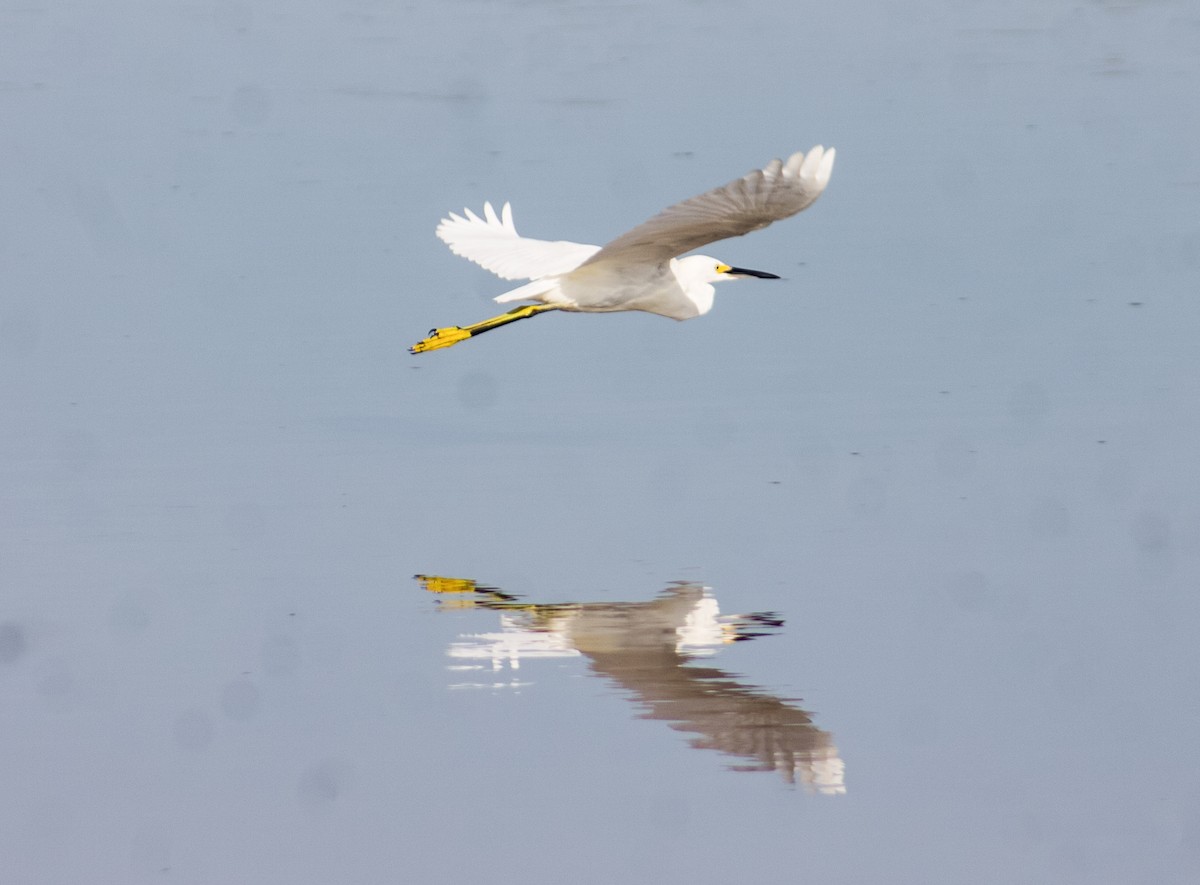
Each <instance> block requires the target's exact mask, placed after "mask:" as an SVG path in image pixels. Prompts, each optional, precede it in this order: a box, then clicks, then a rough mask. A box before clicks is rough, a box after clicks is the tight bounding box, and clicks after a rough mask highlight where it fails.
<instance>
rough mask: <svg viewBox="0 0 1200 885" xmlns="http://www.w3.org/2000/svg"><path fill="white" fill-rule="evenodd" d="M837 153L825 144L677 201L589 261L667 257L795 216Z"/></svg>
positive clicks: (820, 187)
mask: <svg viewBox="0 0 1200 885" xmlns="http://www.w3.org/2000/svg"><path fill="white" fill-rule="evenodd" d="M835 153H836V152H835V151H834V149H833V148H830V149H829V150H825V149H824V148H823V147H820V146H817V147H815V148H813V149H812V150H810V151H809V152H808V153H807V154H805V153H804V152H803V151H800V152H799V153H795V154H792V156H791V158H790V159H789V160H788V161H787V163H783V162H781V161H780V160H772V161H771V162H770V163H768V164H767V165H766V166H765V167H764V168H763V169H756V170H755V171H753V172H751V173H750V174H749V175H747V176H745V177H744V178H739V179H737V180H736V181H731V182H730V183H729V184H727V185H725V186H724V187H719V188H716V189H715V190H711V191H709V192H708V193H706V194H701V195H700V196H698V197H692V198H691V199H690V200H684V201H683V202H682V203H676V204H675V205H674V206H671V207H669V208H667V209H664V210H663V211H662V212H660V213H658V214H657V215H655V216H654V217H653V218H651V219H650V220H649V221H647V222H645V223H643V224H639V225H638V226H637V227H635V228H634V229H633V230H631V231H628V232H627V233H623V234H621V236H619V237H617V238H616V239H615V240H613V241H612V242H611V243H608V244H607V245H605V246H604V248H602V249H601V250H600V251H599V252H597V253H596V254H595V255H593V256H592V257H591V259H590V260H589V261H588V264H597V263H599V262H602V261H609V260H620V261H622V262H626V261H630V262H633V261H645V262H663V261H667V260H669V259H671V258H674V257H676V256H677V255H682V254H683V253H684V252H690V251H692V250H693V249H698V248H699V247H701V246H703V245H705V244H706V243H714V242H716V241H717V240H724V239H726V238H727V237H740V236H742V235H743V234H748V233H750V232H751V231H756V230H761V229H762V228H764V227H766V226H767V225H769V224H771V223H772V222H774V221H779V220H780V219H782V218H788V217H790V216H792V215H795V214H796V213H797V212H799V211H800V210H802V209H805V208H807V207H808V206H810V205H811V204H812V202H813V201H814V200H815V199H816V198H817V197H819V196H821V192H822V191H824V190H825V185H826V184H828V183H829V176H830V175H831V174H832V173H833V158H834V155H835Z"/></svg>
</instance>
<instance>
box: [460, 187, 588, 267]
mask: <svg viewBox="0 0 1200 885" xmlns="http://www.w3.org/2000/svg"><path fill="white" fill-rule="evenodd" d="M463 211H464V212H465V213H466V217H465V218H464V217H462V216H460V215H456V214H455V213H453V212H451V213H450V217H449V218H443V219H442V222H441V224H439V225H438V227H437V235H438V237H439V238H440V239H441V240H442V242H444V243H445V244H446V245H447V246H449V247H450V251H451V252H453V253H454V254H455V255H461V256H462V257H463V258H465V259H467V260H468V261H474V262H475V263H476V264H478V265H479V266H480V267H483V268H486V269H487V270H490V271H491V272H492V273H494V274H496V276H498V277H500V278H502V279H505V280H536V279H540V278H541V277H549V276H556V275H558V274H564V273H567V272H568V271H572V270H574V269H575V268H577V267H579V265H581V264H583V262H585V261H587V260H588V259H589V258H591V257H592V256H593V255H595V254H596V252H597V251H599V249H600V247H599V246H586V245H584V244H582V243H568V242H565V241H561V240H560V241H557V242H550V241H549V240H531V239H529V238H528V237H522V236H520V235H519V234H518V233H517V229H516V227H514V226H513V218H512V207H511V206H509V204H508V203H505V204H504V207H503V208H502V209H501V210H500V216H499V217H497V215H496V210H495V209H493V208H492V204H491V203H484V204H483V216H484V217H483V218H480V217H479V216H478V215H476V214H475V213H474V212H472V211H471V210H470V209H464V210H463Z"/></svg>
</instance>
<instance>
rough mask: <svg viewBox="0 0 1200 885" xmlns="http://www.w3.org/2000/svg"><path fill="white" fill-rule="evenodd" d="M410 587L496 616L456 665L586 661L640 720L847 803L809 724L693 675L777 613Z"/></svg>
mask: <svg viewBox="0 0 1200 885" xmlns="http://www.w3.org/2000/svg"><path fill="white" fill-rule="evenodd" d="M416 579H417V580H418V581H419V582H420V584H421V586H422V587H423V588H424V589H425V590H427V591H429V592H431V593H435V594H437V596H438V602H439V604H440V605H441V606H442V607H446V608H460V609H461V608H482V609H488V610H491V611H496V612H498V613H499V614H500V630H499V632H495V633H481V634H474V635H470V636H464V637H461V638H460V640H459V641H457V642H454V643H452V644H451V647H450V650H449V654H450V656H451V657H453V658H456V659H459V660H463V661H466V660H475V661H480V660H484V661H490V662H491V666H492V668H493V669H494V670H500V669H503V668H504V667H506V666H507V667H510V668H512V669H514V670H516V669H519V668H520V665H521V660H522V659H530V658H544V657H574V656H583V657H584V658H586V659H587V661H588V664H589V666H590V667H591V669H592V671H593V672H594V673H596V674H597V675H600V676H604V677H606V678H608V679H610V680H612V681H613V682H614V683H616V684H617V685H618V686H620V687H621V688H622V689H624V690H625V691H627V692H628V693H629V694H630V695H631V696H632V699H633V700H634V702H635V703H636V704H637V705H638V706H640V707H641V708H642V710H643V713H642V716H643V718H646V719H661V720H663V721H665V722H668V723H669V724H670V726H671V727H672V728H673V729H675V730H677V731H680V732H684V733H685V734H688V735H690V737H689V740H688V743H689V744H690V745H691V746H693V747H696V748H697V749H703V750H716V751H718V752H721V753H724V754H726V755H728V756H733V757H736V758H737V759H738V760H739V761H738V762H736V763H733V764H731V765H730V766H729V767H730V768H731V769H733V770H735V771H777V772H779V773H780V775H781V776H782V777H783V778H784V779H785V780H787V781H788V782H789V783H797V782H799V783H800V784H802V785H804V786H805V787H806V788H808V789H810V790H813V791H816V792H820V793H825V794H840V793H845V792H846V787H845V781H844V764H843V762H842V760H841V758H840V757H839V756H838V751H837V747H835V746H834V745H833V736H832V735H831V734H830V733H829V732H827V731H823V730H822V729H820V728H818V727H817V726H815V725H814V724H813V721H812V714H810V713H809V712H808V711H806V710H803V709H801V708H799V707H797V706H794V705H793V704H792V702H791V699H787V698H781V697H777V696H776V695H773V694H770V693H769V692H767V691H765V690H764V689H762V688H760V687H758V686H754V685H747V684H745V683H741V682H738V681H737V680H736V679H735V678H734V676H733V675H732V674H730V673H727V672H725V671H723V670H720V669H718V668H716V667H709V666H694V665H692V662H693V661H694V660H695V659H697V658H701V657H705V656H709V655H713V654H715V653H716V652H717V651H718V650H719V649H720V648H721V647H722V646H723V645H725V644H727V643H730V642H741V641H746V640H750V639H755V638H757V637H760V636H767V635H770V634H772V633H773V632H775V631H777V630H779V628H781V627H782V626H783V621H782V620H781V619H780V618H779V617H778V616H777V615H775V614H773V613H770V612H758V613H755V614H748V615H731V616H722V615H721V614H720V610H719V608H718V605H717V600H716V599H715V598H714V597H713V595H712V594H711V593H710V592H709V590H708V588H706V587H704V586H702V585H700V584H694V583H684V582H679V583H675V584H671V585H670V586H668V587H667V589H666V590H664V591H663V592H662V593H660V594H659V595H658V596H657V597H655V598H654V599H652V600H650V601H648V602H591V603H549V604H538V603H530V602H526V601H524V600H522V599H521V598H519V597H517V596H514V595H512V594H509V593H504V592H502V591H501V590H499V589H497V588H495V587H488V586H485V585H482V584H478V583H476V582H475V581H471V580H467V579H463V578H447V577H441V576H434V575H417V576H416Z"/></svg>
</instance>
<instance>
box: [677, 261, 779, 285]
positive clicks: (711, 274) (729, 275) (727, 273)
mask: <svg viewBox="0 0 1200 885" xmlns="http://www.w3.org/2000/svg"><path fill="white" fill-rule="evenodd" d="M681 260H682V261H686V262H688V263H689V264H692V265H693V267H694V269H695V270H696V271H698V272H699V274H698V275H699V276H700V278H701V279H703V280H704V282H706V283H717V282H720V281H721V280H738V279H742V278H743V277H758V278H759V279H761V280H777V279H779V277H778V276H777V275H776V274H773V273H767V272H766V271H762V270H748V269H747V268H744V267H731V266H730V265H728V264H726V263H725V262H723V261H721V260H719V259H717V258H711V257H709V256H708V255H691V256H689V257H687V258H684V259H681Z"/></svg>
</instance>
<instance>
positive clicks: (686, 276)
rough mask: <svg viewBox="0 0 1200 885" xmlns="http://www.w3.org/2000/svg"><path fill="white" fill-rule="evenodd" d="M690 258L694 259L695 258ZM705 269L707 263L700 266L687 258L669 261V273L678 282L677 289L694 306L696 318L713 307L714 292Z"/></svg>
mask: <svg viewBox="0 0 1200 885" xmlns="http://www.w3.org/2000/svg"><path fill="white" fill-rule="evenodd" d="M691 257H692V258H696V257H697V256H694V255H693V256H691ZM707 267H708V262H707V261H705V262H703V264H701V263H700V262H697V261H689V260H688V259H687V258H684V259H682V260H681V259H679V258H672V259H671V273H673V274H675V279H676V280H678V281H679V288H681V289H682V290H683V294H684V295H686V296H687V297H688V300H689V301H691V302H692V304H694V305H696V316H704V314H706V313H708V312H709V311H710V310H712V306H713V294H714V292H715V290H714V289H713V287H712V284H711V283H709V282H708V276H707V275H706V273H707V271H706V270H705V268H707Z"/></svg>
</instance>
